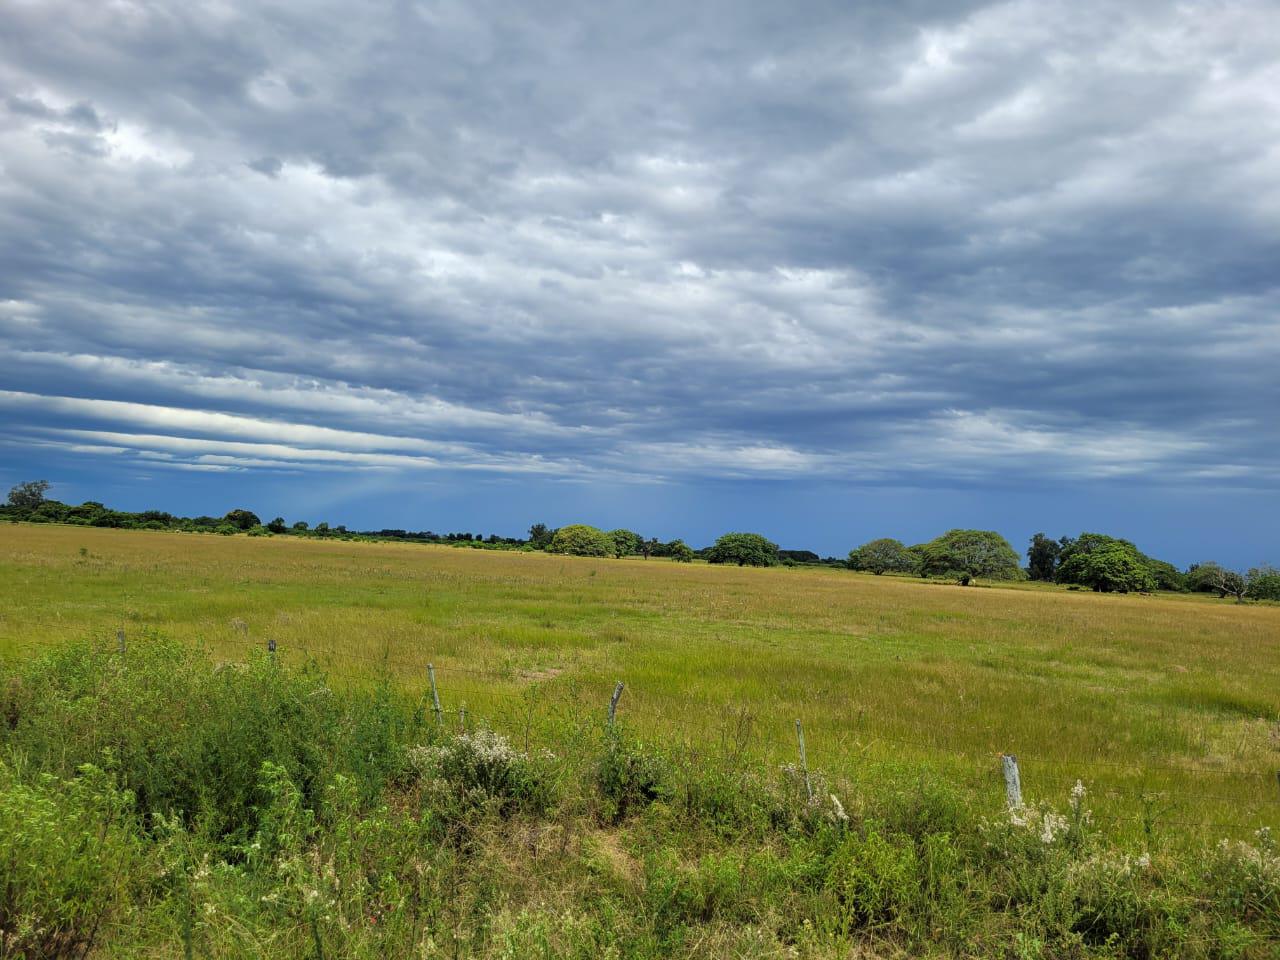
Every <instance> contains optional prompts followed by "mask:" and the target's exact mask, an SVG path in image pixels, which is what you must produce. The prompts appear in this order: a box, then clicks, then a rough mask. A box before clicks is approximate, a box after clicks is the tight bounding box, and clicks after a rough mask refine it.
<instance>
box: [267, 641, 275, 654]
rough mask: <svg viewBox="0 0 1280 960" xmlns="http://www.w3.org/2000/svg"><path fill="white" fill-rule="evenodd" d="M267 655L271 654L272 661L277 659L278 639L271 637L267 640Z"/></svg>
mask: <svg viewBox="0 0 1280 960" xmlns="http://www.w3.org/2000/svg"><path fill="white" fill-rule="evenodd" d="M267 653H269V654H271V659H272V660H274V659H275V658H276V638H275V637H271V638H269V639H268V640H267Z"/></svg>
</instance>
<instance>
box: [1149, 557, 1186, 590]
mask: <svg viewBox="0 0 1280 960" xmlns="http://www.w3.org/2000/svg"><path fill="white" fill-rule="evenodd" d="M1142 559H1143V560H1145V561H1146V562H1147V569H1148V570H1150V571H1151V576H1153V577H1154V578H1155V581H1156V589H1157V590H1175V591H1177V592H1179V593H1182V592H1185V591H1186V589H1187V575H1186V574H1185V573H1183V572H1182V571H1181V570H1179V569H1178V568H1177V567H1175V566H1174V565H1173V564H1172V563H1169V562H1168V561H1167V560H1155V559H1153V558H1151V557H1148V556H1146V555H1145V554H1144V555H1143V557H1142Z"/></svg>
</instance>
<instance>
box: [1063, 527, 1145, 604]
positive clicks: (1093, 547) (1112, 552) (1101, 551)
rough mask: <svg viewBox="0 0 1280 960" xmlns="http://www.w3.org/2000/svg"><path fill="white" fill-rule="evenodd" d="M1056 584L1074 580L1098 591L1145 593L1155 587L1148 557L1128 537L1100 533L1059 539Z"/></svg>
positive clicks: (1073, 581)
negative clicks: (1120, 537) (1122, 538)
mask: <svg viewBox="0 0 1280 960" xmlns="http://www.w3.org/2000/svg"><path fill="white" fill-rule="evenodd" d="M1057 580H1058V582H1059V583H1075V584H1079V585H1080V586H1082V587H1089V588H1090V589H1091V590H1096V591H1098V592H1099V593H1130V592H1142V593H1146V592H1149V591H1151V590H1154V589H1156V583H1157V581H1156V576H1155V574H1154V573H1153V572H1152V569H1151V565H1150V561H1149V559H1148V558H1147V557H1146V556H1145V555H1144V554H1143V553H1142V551H1140V550H1139V549H1138V548H1137V547H1136V546H1134V545H1133V543H1131V542H1130V541H1128V540H1121V539H1118V538H1116V537H1109V536H1107V535H1106V534H1102V533H1082V534H1080V536H1078V537H1076V538H1074V539H1071V538H1068V537H1064V538H1063V539H1062V554H1061V559H1060V561H1059V563H1058V573H1057Z"/></svg>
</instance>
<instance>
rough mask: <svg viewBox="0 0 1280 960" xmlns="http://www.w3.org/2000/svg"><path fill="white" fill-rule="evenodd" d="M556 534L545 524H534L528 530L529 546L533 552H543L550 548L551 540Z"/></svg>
mask: <svg viewBox="0 0 1280 960" xmlns="http://www.w3.org/2000/svg"><path fill="white" fill-rule="evenodd" d="M555 535H556V532H555V531H554V530H552V529H551V528H550V527H548V526H547V525H546V524H545V523H535V524H534V525H533V526H531V527H530V528H529V546H531V547H533V549H535V550H545V549H547V547H549V546H551V538H552V537H554V536H555Z"/></svg>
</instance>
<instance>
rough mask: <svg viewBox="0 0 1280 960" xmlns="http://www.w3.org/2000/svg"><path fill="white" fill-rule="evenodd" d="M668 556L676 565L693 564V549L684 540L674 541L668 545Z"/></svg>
mask: <svg viewBox="0 0 1280 960" xmlns="http://www.w3.org/2000/svg"><path fill="white" fill-rule="evenodd" d="M666 554H667V556H669V557H670V558H671V559H672V560H674V561H675V562H676V563H693V547H691V546H689V545H688V544H687V543H685V542H684V541H683V540H672V541H671V542H670V543H669V544H667V548H666Z"/></svg>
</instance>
